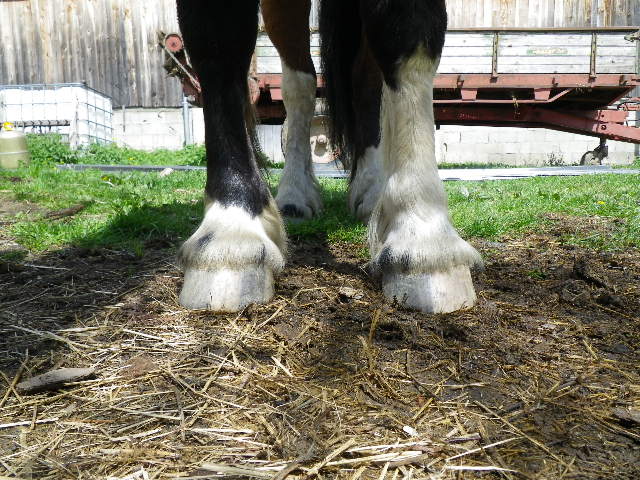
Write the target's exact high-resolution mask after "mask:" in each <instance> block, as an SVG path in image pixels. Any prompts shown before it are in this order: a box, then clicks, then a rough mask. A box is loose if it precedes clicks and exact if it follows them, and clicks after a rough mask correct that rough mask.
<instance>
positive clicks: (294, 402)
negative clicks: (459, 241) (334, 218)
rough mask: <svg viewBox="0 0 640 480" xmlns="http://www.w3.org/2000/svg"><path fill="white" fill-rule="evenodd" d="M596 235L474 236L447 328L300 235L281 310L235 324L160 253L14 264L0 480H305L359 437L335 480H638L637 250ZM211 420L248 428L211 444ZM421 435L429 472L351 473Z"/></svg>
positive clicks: (0, 296) (413, 465)
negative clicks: (472, 255)
mask: <svg viewBox="0 0 640 480" xmlns="http://www.w3.org/2000/svg"><path fill="white" fill-rule="evenodd" d="M600 227H601V228H606V225H604V226H602V225H601V226H600ZM581 228H584V223H583V222H581V221H580V220H576V219H575V218H570V217H562V216H557V215H556V216H553V217H551V218H550V226H549V227H548V228H546V230H545V231H540V232H538V233H535V234H533V233H532V234H530V235H527V236H525V237H524V238H523V237H520V238H517V239H516V238H514V239H509V238H505V239H502V241H500V242H489V241H483V240H475V241H472V243H473V244H474V245H475V246H476V248H478V250H479V251H480V252H481V253H482V254H483V257H484V258H485V262H486V265H485V267H486V268H485V270H484V271H483V272H476V273H475V274H474V275H475V278H474V280H475V284H476V287H477V291H478V297H479V299H478V303H477V305H476V306H475V307H473V308H470V309H468V310H465V311H462V312H457V313H453V314H447V315H427V314H421V313H416V312H411V311H407V310H404V309H403V308H402V307H401V306H399V305H395V304H390V303H389V302H387V301H385V300H384V298H383V296H382V295H381V293H380V291H379V288H378V285H377V284H376V282H375V280H374V279H372V278H371V277H370V276H369V275H368V274H367V271H366V268H365V264H366V259H364V258H362V257H361V256H359V252H361V251H362V246H361V245H328V244H327V243H326V242H325V241H324V240H323V239H322V238H316V239H306V240H304V241H296V240H295V239H294V241H293V244H292V256H291V261H290V263H289V265H288V267H287V269H286V271H285V273H284V275H283V276H282V277H281V278H280V279H279V281H278V283H277V290H276V297H275V298H274V301H273V302H272V303H271V304H268V305H264V306H251V307H249V308H247V309H246V310H245V311H244V312H241V313H240V314H236V315H215V314H211V313H208V312H186V311H184V310H183V309H181V308H180V307H179V306H178V304H177V301H176V293H177V292H178V290H179V287H180V283H181V277H180V273H179V271H178V270H177V269H176V267H175V265H174V264H173V260H174V255H175V245H167V244H166V243H162V242H160V244H154V243H149V244H148V245H146V248H145V254H144V256H143V257H135V256H133V255H129V254H126V253H123V252H117V251H110V250H107V249H99V250H79V249H68V250H63V251H55V252H50V253H47V254H45V255H41V256H37V257H33V256H29V257H27V258H25V259H22V260H20V261H15V262H4V263H3V266H2V268H0V272H1V273H0V304H1V305H2V308H1V313H0V371H2V372H3V377H4V380H2V381H1V382H0V384H1V385H2V387H1V389H0V401H2V403H0V405H2V408H0V424H8V423H12V422H21V421H23V422H26V423H25V424H24V425H23V426H22V427H12V428H9V427H7V428H4V429H1V430H0V475H5V476H13V475H18V476H22V475H27V474H30V475H32V477H33V478H47V477H48V478H104V476H107V475H112V476H114V477H115V476H118V475H120V476H121V477H122V478H124V476H125V474H131V472H134V471H137V470H136V469H140V468H141V469H146V471H147V472H150V474H152V475H156V476H157V477H153V478H164V476H171V475H175V474H180V475H183V476H187V475H188V474H189V475H191V474H193V475H195V474H196V473H200V474H202V475H205V474H206V472H207V471H209V472H210V470H206V469H205V470H202V469H199V466H202V465H203V464H204V463H206V462H214V463H218V464H220V463H224V464H230V465H236V466H237V465H247V464H251V462H252V461H254V460H255V461H256V462H258V461H260V462H271V463H272V464H274V465H276V464H278V462H281V463H282V465H289V466H292V470H291V473H289V474H288V475H289V476H287V477H286V478H305V473H304V472H305V470H304V469H305V468H307V469H308V468H311V467H312V466H314V465H316V466H317V465H318V464H319V463H320V462H321V461H322V460H323V459H325V458H326V457H327V456H330V454H331V452H332V451H334V450H336V448H337V447H339V446H340V445H341V444H343V443H344V442H345V439H351V440H349V441H352V445H351V447H350V448H351V450H348V451H347V452H346V453H345V452H340V455H338V457H337V458H342V459H343V460H344V461H345V463H344V464H343V465H342V466H339V465H338V466H322V467H321V470H320V473H319V478H326V479H330V478H363V479H365V478H376V479H377V478H537V479H555V478H566V479H600V478H607V479H636V478H640V425H639V424H638V423H637V422H636V421H634V417H633V415H634V412H636V413H635V414H637V412H638V410H639V409H640V370H639V365H640V320H639V316H640V252H638V251H635V250H629V251H618V252H597V251H593V250H590V249H587V248H582V247H576V246H572V245H567V244H565V243H564V241H563V238H565V236H566V235H568V234H573V233H575V232H576V231H579V230H580V229H581ZM3 241H4V242H5V245H7V244H8V243H7V242H10V241H11V240H10V239H8V238H6V236H5V238H4V240H3ZM132 332H133V333H132ZM145 335H146V336H145ZM154 339H155V340H154ZM220 359H223V360H224V362H223V360H220ZM216 361H217V362H218V363H215V362H216ZM225 362H226V363H225ZM87 366H97V368H98V374H97V376H96V378H95V379H93V380H91V381H88V382H84V383H83V382H79V383H78V384H75V385H72V386H69V387H65V388H64V389H62V390H57V391H55V392H44V393H39V394H37V395H26V394H20V393H18V392H14V391H13V390H11V389H7V383H11V382H12V381H13V380H14V379H16V381H17V380H18V378H17V377H16V375H19V376H20V377H21V378H27V377H30V376H32V375H35V374H38V373H42V372H45V371H48V370H50V369H52V368H56V367H87ZM168 372H169V373H168ZM13 383H15V382H13ZM131 398H136V400H135V406H132V405H130V404H128V403H127V402H130V401H131V400H130V399H131ZM128 399H129V400H128ZM216 402H221V403H219V404H218V403H216ZM234 406H235V407H234ZM136 412H137V414H136ZM141 412H142V413H141ZM175 412H179V413H175ZM621 412H628V413H629V412H630V413H629V415H627V416H626V417H625V415H623V414H621ZM36 418H37V419H51V418H55V419H57V420H56V421H53V422H49V423H46V422H43V423H42V424H37V423H36V422H35V419H36ZM175 418H182V420H178V421H177V423H176V421H175ZM32 420H33V421H32ZM138 425H139V426H138ZM215 426H218V427H220V426H223V427H224V426H226V427H225V428H230V429H231V430H233V429H238V431H239V430H242V428H245V429H247V431H250V432H252V433H251V434H248V435H245V437H242V438H244V440H237V438H236V437H233V438H234V440H229V439H226V440H221V439H220V438H219V437H212V436H211V432H209V433H207V434H205V431H206V430H207V428H209V429H210V428H212V427H215ZM239 427H242V428H239ZM407 427H409V428H407ZM150 431H151V432H154V433H153V434H148V432H150ZM130 434H131V435H132V434H140V435H141V437H127V435H130ZM43 435H44V437H43ZM227 435H228V436H232V435H234V434H232V433H228V434H227ZM36 436H37V438H39V439H40V440H35V438H36ZM249 437H250V438H249ZM43 438H49V439H53V440H51V441H49V442H47V441H45V440H43ZM127 438H128V440H127ZM132 438H138V440H132ZM140 438H142V440H140ZM114 439H116V440H114ZM123 439H124V440H123ZM415 439H420V440H421V441H422V440H423V441H424V442H426V445H428V447H424V446H423V447H421V448H423V457H424V458H422V459H421V460H420V461H415V462H408V463H405V464H400V465H395V464H393V465H391V466H389V465H387V466H386V467H385V463H384V462H382V463H381V462H377V461H374V460H371V461H370V462H367V461H361V460H357V461H356V460H353V459H354V458H356V457H357V455H359V453H357V452H355V451H354V450H353V448H355V447H358V446H361V447H362V446H372V445H378V444H380V445H383V444H385V442H390V443H391V444H393V443H395V442H407V441H411V440H415ZM54 440H55V441H54ZM500 441H505V443H504V444H502V445H500V446H498V447H490V448H488V449H486V450H482V449H480V447H483V446H487V445H491V444H493V443H496V442H500ZM234 442H235V443H234ZM252 442H253V443H252ZM474 449H479V451H478V452H479V453H473V454H468V455H465V456H462V457H461V458H459V459H456V460H452V459H451V457H454V456H455V455H458V454H460V453H464V452H469V451H472V450H474ZM371 451H372V452H373V453H375V452H379V451H378V450H375V449H373V450H371ZM105 452H106V453H105ZM350 452H351V453H350ZM252 459H253V460H252ZM256 459H257V460H256ZM445 459H446V460H445ZM350 461H351V462H352V463H349V462H350ZM295 462H298V463H297V464H296V463H295ZM456 462H457V463H456ZM325 463H326V462H325ZM265 464H266V463H265ZM252 465H254V464H252ZM254 466H255V465H254ZM451 466H456V467H460V469H454V468H450V467H451ZM462 467H465V468H466V467H469V469H468V470H465V469H464V468H462ZM480 467H485V469H484V470H481V469H480ZM490 467H491V468H490ZM385 468H386V469H387V470H385V471H384V472H383V471H382V470H383V469H385ZM474 468H476V470H474ZM500 468H502V469H504V470H503V471H501V472H500V471H498V469H500ZM79 472H81V473H82V474H80V473H79ZM203 472H205V473H203ZM385 472H386V473H385ZM236 473H237V472H236ZM307 473H308V471H307ZM209 474H210V473H209ZM381 474H385V475H387V476H381ZM101 475H102V476H103V477H101ZM229 475H230V476H227V477H226V478H249V477H248V476H246V475H245V476H243V475H242V474H239V473H237V474H236V475H235V476H234V475H232V474H229ZM394 475H396V476H394ZM121 477H118V478H121ZM25 478H26V477H25ZM136 478H137V477H136ZM140 478H142V477H140ZM203 478H221V477H217V476H215V477H214V476H211V477H206V475H205V476H204V477H203ZM282 478H284V477H282Z"/></svg>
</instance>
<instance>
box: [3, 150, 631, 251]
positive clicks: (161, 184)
mask: <svg viewBox="0 0 640 480" xmlns="http://www.w3.org/2000/svg"><path fill="white" fill-rule="evenodd" d="M38 148H39V150H38V151H37V154H36V155H34V160H33V163H32V165H31V166H30V167H27V168H24V169H21V170H17V171H0V190H2V191H4V192H6V193H4V194H3V195H7V194H10V195H12V196H13V197H15V198H16V199H18V200H24V201H30V202H34V203H37V204H39V205H40V206H42V207H44V208H45V209H47V210H60V209H63V208H67V207H69V206H71V205H76V204H83V205H85V206H86V208H85V209H84V210H82V211H81V212H79V213H78V214H76V215H74V216H72V217H67V218H62V219H58V220H53V219H46V218H43V217H42V215H41V214H40V215H26V214H23V215H21V216H18V218H17V222H16V223H13V224H12V225H10V226H8V227H6V228H8V230H9V234H10V235H11V236H12V237H14V238H15V239H16V241H18V242H19V243H20V244H22V245H23V246H24V247H26V248H28V249H29V250H32V251H36V252H37V251H43V250H48V249H55V248H60V247H65V246H69V245H74V246H81V247H87V248H90V247H100V246H103V247H109V248H115V249H127V250H130V251H132V252H134V253H136V254H141V253H142V252H143V251H144V248H145V245H149V242H157V241H158V240H161V241H163V242H164V243H165V244H169V245H175V246H177V245H179V244H180V242H182V241H183V240H184V239H186V238H187V237H188V236H189V235H190V234H191V233H192V232H193V231H194V229H195V228H196V226H197V224H198V222H199V220H200V219H201V215H202V208H203V205H202V200H201V199H202V191H203V185H204V178H205V174H204V172H202V171H199V172H175V173H173V174H172V175H169V176H167V177H164V178H161V177H160V176H159V175H158V174H157V173H142V172H132V173H126V174H112V173H110V174H104V173H101V172H99V171H96V170H90V171H82V172H74V171H59V170H56V169H55V168H54V166H53V164H54V163H57V162H58V161H59V159H60V158H64V157H65V156H66V155H75V154H76V153H75V152H72V151H66V150H64V147H61V146H60V144H59V142H58V143H55V142H52V143H51V144H47V143H46V142H43V143H40V144H38ZM103 148H104V147H103ZM90 150H91V149H89V151H90ZM103 151H105V150H103ZM143 153H144V152H143ZM84 154H85V155H88V154H89V153H87V152H85V153H84ZM164 154H165V153H163V152H160V153H158V152H153V153H152V154H149V155H152V156H153V155H158V157H154V158H161V155H164ZM145 155H146V153H145ZM56 159H58V160H56ZM11 177H20V178H22V179H23V180H22V181H18V182H16V181H12V180H11ZM639 181H640V176H639V175H597V176H583V177H547V178H531V179H519V180H509V181H493V182H449V183H447V184H446V189H447V193H448V195H449V204H450V207H451V215H452V217H453V220H454V224H455V226H456V227H457V228H458V230H459V231H460V233H461V234H462V235H463V236H464V237H465V238H473V237H480V238H485V239H490V240H499V239H501V238H503V237H505V236H518V235H526V234H527V233H528V232H532V231H538V230H540V229H541V228H544V227H545V223H546V222H548V220H545V217H544V214H545V213H549V212H558V213H563V214H566V215H571V216H575V217H594V216H599V217H606V218H612V219H621V220H622V221H619V222H611V228H610V229H609V230H608V231H602V232H588V231H586V232H583V233H580V232H578V233H575V234H567V236H566V238H565V239H564V240H565V241H567V242H570V243H575V244H583V245H588V246H591V247H595V248H598V249H616V248H624V247H629V246H631V247H640V189H638V183H639ZM269 182H270V185H271V187H272V189H275V186H276V184H277V178H275V177H271V178H270V179H269ZM320 184H321V187H322V195H323V199H324V205H325V209H324V212H323V214H322V215H321V216H320V217H318V218H316V219H314V220H311V221H308V222H301V223H295V224H290V225H289V226H288V231H289V235H290V237H291V238H292V239H293V240H294V241H297V240H300V239H304V238H310V237H320V238H323V239H326V240H327V241H329V242H347V243H352V244H359V245H361V244H363V243H364V242H365V238H366V228H365V226H364V225H362V224H361V223H359V222H357V221H356V220H355V219H354V218H353V217H352V216H351V215H350V213H349V212H348V209H347V208H346V196H347V184H346V181H343V180H334V179H321V180H320Z"/></svg>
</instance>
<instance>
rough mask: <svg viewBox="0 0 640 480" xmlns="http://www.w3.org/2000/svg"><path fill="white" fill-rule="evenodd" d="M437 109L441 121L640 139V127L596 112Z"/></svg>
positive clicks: (529, 108)
mask: <svg viewBox="0 0 640 480" xmlns="http://www.w3.org/2000/svg"><path fill="white" fill-rule="evenodd" d="M434 112H435V119H436V122H437V123H440V124H453V125H478V126H494V127H495V126H511V127H525V128H526V127H529V128H531V127H542V128H550V129H552V130H559V131H562V132H570V133H578V134H582V135H588V136H591V137H598V138H607V139H609V140H616V141H620V142H628V143H640V128H636V127H629V126H626V125H621V124H620V123H618V122H611V121H603V120H601V118H603V117H602V116H600V115H599V114H595V115H594V112H587V113H588V115H583V113H584V112H580V113H575V112H573V113H569V112H559V111H556V110H551V109H549V108H541V107H537V106H534V105H522V106H521V107H519V108H518V110H514V109H513V108H509V107H506V106H503V107H489V106H477V107H473V108H470V107H469V106H467V105H455V106H453V105H446V106H445V105H436V106H434ZM605 118H606V117H605ZM616 120H617V119H616Z"/></svg>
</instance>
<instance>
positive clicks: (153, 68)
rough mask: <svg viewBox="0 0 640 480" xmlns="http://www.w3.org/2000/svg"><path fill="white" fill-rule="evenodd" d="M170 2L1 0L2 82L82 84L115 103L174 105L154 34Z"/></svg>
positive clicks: (166, 25)
mask: <svg viewBox="0 0 640 480" xmlns="http://www.w3.org/2000/svg"><path fill="white" fill-rule="evenodd" d="M177 28H178V27H177V19H176V13H175V0H167V1H153V2H151V1H148V0H0V84H28V83H67V82H83V81H84V82H86V83H87V85H89V86H90V87H92V88H95V89H96V90H99V91H101V92H104V93H106V94H107V95H109V96H111V97H112V98H113V101H114V105H115V106H119V105H132V106H145V107H155V106H166V105H178V104H179V103H180V102H181V99H182V94H181V89H180V85H179V84H178V82H177V81H176V80H175V79H170V78H167V76H166V74H165V71H164V70H163V68H162V65H163V63H164V58H163V54H162V52H161V50H160V49H159V48H158V37H157V32H158V31H159V30H162V31H175V30H176V29H177Z"/></svg>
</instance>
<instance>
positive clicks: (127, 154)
mask: <svg viewBox="0 0 640 480" xmlns="http://www.w3.org/2000/svg"><path fill="white" fill-rule="evenodd" d="M27 145H28V148H29V152H30V153H31V158H32V161H33V162H34V163H37V164H49V165H53V164H60V163H85V164H89V165H154V166H155V165H167V166H173V165H190V166H204V165H206V160H205V158H206V157H205V148H204V145H189V146H186V147H184V148H182V149H180V150H164V149H159V150H155V151H152V152H147V151H144V150H136V149H133V148H127V147H120V146H118V145H116V144H111V145H100V144H93V145H91V146H89V147H85V148H80V149H77V150H74V149H72V148H70V147H69V144H68V143H66V142H65V141H64V139H63V137H62V136H60V135H56V134H48V135H36V134H29V135H27ZM261 155H263V158H262V161H263V162H264V164H265V165H267V166H268V167H270V168H282V166H283V165H284V164H282V163H273V162H271V161H270V159H269V158H268V157H266V155H264V154H261Z"/></svg>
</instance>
